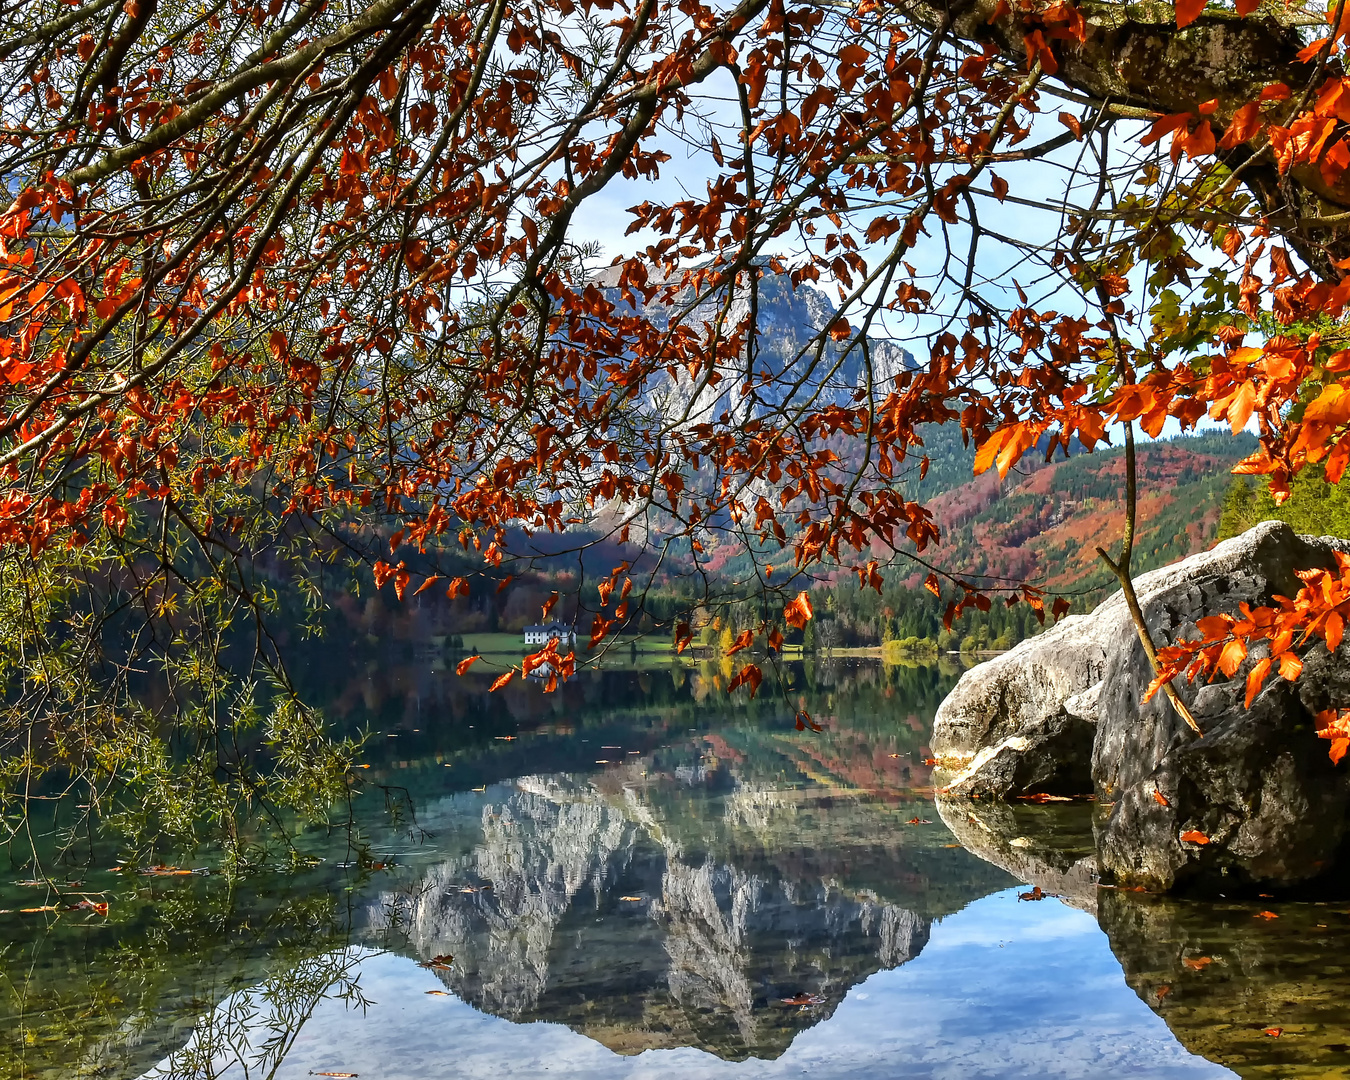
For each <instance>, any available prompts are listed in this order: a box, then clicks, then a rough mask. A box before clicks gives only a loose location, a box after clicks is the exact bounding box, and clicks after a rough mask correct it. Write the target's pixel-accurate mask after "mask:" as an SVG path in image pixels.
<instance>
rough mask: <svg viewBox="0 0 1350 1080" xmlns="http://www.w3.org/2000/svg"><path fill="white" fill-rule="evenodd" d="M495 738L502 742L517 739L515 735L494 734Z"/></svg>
mask: <svg viewBox="0 0 1350 1080" xmlns="http://www.w3.org/2000/svg"><path fill="white" fill-rule="evenodd" d="M493 738H494V739H497V740H499V741H501V742H515V740H516V736H514V735H494V736H493Z"/></svg>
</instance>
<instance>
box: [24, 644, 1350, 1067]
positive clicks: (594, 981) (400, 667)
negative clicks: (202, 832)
mask: <svg viewBox="0 0 1350 1080" xmlns="http://www.w3.org/2000/svg"><path fill="white" fill-rule="evenodd" d="M445 667H446V664H445V663H444V662H443V660H442V659H440V658H437V657H420V658H418V657H412V658H410V657H406V656H405V657H403V658H401V659H392V658H388V657H375V656H372V657H371V658H370V660H369V662H368V663H367V664H365V665H364V666H362V665H356V666H355V667H353V666H351V665H348V664H343V665H341V666H337V665H334V669H331V670H330V669H328V668H326V667H325V666H324V664H323V663H322V662H320V661H317V660H316V661H314V662H313V663H311V665H310V667H309V668H308V669H306V670H305V671H304V672H302V673H301V675H302V682H303V683H304V684H305V685H307V686H308V687H309V688H310V690H311V692H312V693H314V694H316V695H318V696H319V697H321V698H322V700H323V702H324V707H325V709H326V710H327V712H328V713H329V715H330V716H332V717H333V718H334V719H335V720H336V721H337V722H339V723H340V724H342V725H344V726H346V727H348V728H351V729H353V730H355V729H357V728H362V727H367V728H369V730H370V741H369V744H368V748H367V752H366V755H365V758H364V760H365V761H366V762H368V763H369V766H370V768H369V769H365V770H361V775H360V777H359V782H358V783H356V784H355V785H354V787H353V798H352V802H351V810H350V818H349V819H347V818H345V815H344V814H343V813H338V814H337V815H335V821H338V822H340V824H338V825H334V826H333V827H331V828H322V829H321V828H315V827H308V828H302V827H300V826H295V827H294V830H293V831H294V843H295V846H296V854H293V855H292V856H291V857H289V858H288V859H286V860H284V861H283V860H281V859H280V858H279V859H278V861H277V864H276V865H275V866H273V867H270V868H269V867H264V868H262V869H261V870H259V871H258V872H256V873H251V874H248V875H245V876H242V877H228V876H226V875H224V874H220V873H212V872H210V871H211V870H212V869H213V868H214V864H213V863H212V859H211V854H210V853H209V852H206V853H203V852H195V853H192V854H191V855H190V856H185V857H184V858H185V859H191V860H192V861H190V862H186V861H185V862H184V863H183V864H182V865H181V866H180V867H178V868H180V869H183V870H197V871H200V872H196V873H173V874H168V873H161V874H155V875H142V874H132V873H128V872H126V871H122V870H119V869H118V867H117V862H116V858H117V845H116V843H115V841H114V838H110V837H100V836H93V837H90V838H89V839H88V842H87V844H84V845H82V846H81V847H80V850H79V851H77V852H74V853H72V854H71V855H70V856H68V857H67V859H66V860H65V861H63V862H61V863H59V864H55V865H50V864H44V872H45V874H46V875H47V877H46V879H45V880H39V879H37V878H35V877H34V873H33V871H32V868H31V867H19V866H14V867H9V868H7V869H6V870H5V871H4V873H3V874H0V909H3V910H4V914H0V942H2V943H3V945H2V946H0V1017H2V1018H3V1019H0V1076H3V1077H5V1078H10V1077H13V1078H20V1077H23V1078H30V1077H31V1078H35V1080H46V1078H48V1077H52V1078H55V1077H90V1078H93V1077H99V1078H104V1077H108V1078H123V1077H128V1078H130V1077H143V1076H144V1077H158V1078H166V1080H167V1078H169V1077H181V1078H189V1077H191V1078H197V1077H201V1078H207V1077H210V1078H214V1077H222V1078H225V1080H234V1078H245V1077H248V1078H252V1077H277V1078H292V1077H294V1078H298V1077H308V1076H313V1075H317V1076H330V1077H341V1076H350V1075H353V1074H354V1075H357V1076H359V1077H363V1078H368V1080H375V1078H386V1080H399V1078H409V1080H411V1078H414V1077H416V1078H424V1077H442V1076H444V1077H475V1078H478V1077H481V1078H484V1080H486V1078H494V1080H496V1078H502V1077H545V1076H547V1077H588V1078H589V1077H595V1078H614V1080H620V1078H623V1080H629V1078H634V1080H636V1078H648V1077H651V1078H656V1077H665V1076H672V1075H674V1076H680V1077H682V1078H686V1077H687V1078H709V1080H712V1078H727V1080H751V1078H766V1080H767V1078H776V1077H801V1076H811V1077H813V1078H815V1080H823V1078H843V1077H849V1078H859V1080H862V1078H873V1077H875V1078H878V1080H880V1078H887V1080H890V1078H928V1077H932V1078H957V1077H960V1078H962V1080H976V1078H989V1080H1001V1078H1014V1077H1016V1078H1021V1077H1027V1078H1030V1077H1038V1078H1044V1077H1066V1078H1067V1077H1103V1076H1112V1077H1115V1076H1126V1077H1141V1078H1143V1077H1148V1078H1164V1077H1167V1078H1171V1077H1175V1078H1196V1080H1200V1078H1209V1077H1231V1076H1243V1077H1270V1078H1285V1077H1309V1078H1311V1077H1329V1076H1347V1075H1350V1004H1348V1003H1347V1002H1350V994H1348V993H1347V991H1350V975H1348V974H1347V971H1346V962H1345V961H1344V960H1343V959H1342V953H1343V950H1345V949H1346V947H1347V946H1350V903H1316V904H1315V903H1302V904H1300V903H1278V904H1277V903H1275V902H1274V901H1263V902H1262V903H1258V904H1255V905H1253V904H1248V903H1238V902H1232V903H1229V902H1227V901H1223V900H1221V901H1219V902H1216V903H1199V902H1184V901H1177V900H1169V899H1161V898H1156V897H1149V896H1143V895H1138V894H1132V893H1126V892H1121V891H1114V890H1107V889H1099V888H1097V887H1096V886H1095V884H1094V883H1093V881H1092V878H1091V872H1090V866H1089V864H1088V863H1087V862H1086V861H1085V860H1086V859H1087V858H1088V857H1089V856H1090V853H1091V850H1092V821H1093V815H1094V814H1095V813H1099V812H1100V809H1099V808H1097V807H1095V806H1094V805H1093V804H1091V803H1090V802H1081V803H1073V804H1068V805H1056V804H1051V805H1028V804H1022V805H1015V806H1002V805H988V804H980V803H974V802H953V801H949V800H935V796H934V793H933V788H932V779H931V775H930V773H931V770H930V767H929V766H928V764H926V760H927V759H928V756H929V751H928V747H927V745H926V742H927V739H928V735H929V732H930V730H931V723H932V717H933V711H934V710H935V708H936V706H937V703H938V702H939V701H940V700H941V698H942V696H943V694H944V693H945V692H946V690H947V689H948V688H949V687H950V685H951V684H952V682H953V681H954V679H955V676H956V670H955V669H954V668H939V667H925V666H908V667H905V666H900V667H882V666H880V665H878V664H873V663H869V662H865V661H819V662H815V663H809V664H806V665H802V664H797V665H790V666H789V667H788V669H787V670H786V671H785V684H784V686H783V690H782V693H781V694H780V695H779V696H777V697H775V696H773V694H771V693H770V692H769V691H770V686H769V683H768V681H766V684H765V687H764V691H763V692H762V693H761V696H760V699H759V700H757V701H756V702H754V703H750V704H746V703H738V704H735V705H731V704H728V701H727V698H726V696H725V693H724V691H723V690H722V686H724V685H725V678H724V673H723V672H722V671H720V670H719V669H718V668H716V667H715V666H712V665H709V664H704V665H702V666H698V665H695V666H669V665H667V666H659V665H658V666H656V667H653V668H650V669H646V670H642V669H633V668H630V667H625V668H623V669H613V670H604V671H599V672H588V673H583V674H582V675H580V676H579V677H578V678H576V679H574V680H573V681H571V682H569V683H567V684H565V685H563V686H562V687H560V688H559V691H558V692H557V693H556V694H553V695H544V694H543V693H542V692H541V687H539V686H537V685H530V684H525V683H520V684H515V685H512V686H510V687H508V688H507V689H506V690H505V691H503V692H500V693H498V694H494V695H489V694H487V693H486V686H487V680H486V679H482V678H474V677H469V678H464V679H460V678H456V677H455V676H454V675H453V674H449V673H447V672H446V670H445ZM801 707H806V708H807V709H809V710H810V711H811V713H812V715H813V716H814V717H815V718H816V719H817V720H818V722H819V723H820V725H821V726H822V727H823V728H824V730H823V731H821V732H813V731H810V730H806V731H801V732H799V731H797V730H795V728H794V726H793V723H792V715H793V712H794V711H795V710H796V709H797V708H801ZM52 813H53V817H52V818H51V819H48V818H41V819H39V818H35V819H34V820H33V822H32V827H33V830H34V837H35V843H36V845H37V847H38V848H39V850H42V849H43V845H44V836H45V835H46V832H49V831H50V830H51V829H52V827H53V823H56V824H59V821H60V813H61V810H60V806H59V804H53V811H52ZM53 881H54V882H56V883H58V884H60V886H61V888H60V889H59V890H57V891H56V892H53V890H52V888H51V883H52V882H53ZM1037 890H1039V891H1037ZM80 899H83V900H85V901H87V902H88V903H89V904H101V903H106V904H107V905H108V908H107V911H106V914H104V913H102V911H101V910H100V909H97V908H90V907H85V908H77V909H75V910H66V909H67V908H68V907H69V906H70V905H71V903H72V901H78V900H80ZM49 905H50V906H55V907H58V908H60V909H61V910H56V911H43V910H31V909H41V908H43V907H46V906H49ZM1266 905H1269V906H1266ZM25 908H27V909H30V910H27V911H25V910H23V909H25Z"/></svg>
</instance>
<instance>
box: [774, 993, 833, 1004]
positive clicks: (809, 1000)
mask: <svg viewBox="0 0 1350 1080" xmlns="http://www.w3.org/2000/svg"><path fill="white" fill-rule="evenodd" d="M778 1000H779V1001H781V1002H782V1003H783V1004H784V1005H823V1004H825V999H824V998H823V997H821V996H820V995H819V994H797V995H796V996H794V997H786V998H779V999H778Z"/></svg>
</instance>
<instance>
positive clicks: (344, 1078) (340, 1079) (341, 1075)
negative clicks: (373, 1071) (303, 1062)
mask: <svg viewBox="0 0 1350 1080" xmlns="http://www.w3.org/2000/svg"><path fill="white" fill-rule="evenodd" d="M309 1075H310V1076H331V1077H333V1078H334V1080H356V1078H357V1077H358V1076H360V1075H361V1074H360V1073H345V1072H314V1071H313V1070H312V1069H311V1070H310V1073H309Z"/></svg>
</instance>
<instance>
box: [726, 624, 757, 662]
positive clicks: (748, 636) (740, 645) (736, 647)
mask: <svg viewBox="0 0 1350 1080" xmlns="http://www.w3.org/2000/svg"><path fill="white" fill-rule="evenodd" d="M754 640H755V634H754V631H752V630H742V631H741V632H740V633H739V634H738V635H737V636H736V640H735V641H733V642H732V643H731V644H730V645H729V646H728V647H727V650H726V654H725V655H727V656H734V655H735V654H736V653H738V652H740V651H741V650H742V649H748V648H749V647H750V646H751V645H752V644H753V643H754Z"/></svg>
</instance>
